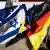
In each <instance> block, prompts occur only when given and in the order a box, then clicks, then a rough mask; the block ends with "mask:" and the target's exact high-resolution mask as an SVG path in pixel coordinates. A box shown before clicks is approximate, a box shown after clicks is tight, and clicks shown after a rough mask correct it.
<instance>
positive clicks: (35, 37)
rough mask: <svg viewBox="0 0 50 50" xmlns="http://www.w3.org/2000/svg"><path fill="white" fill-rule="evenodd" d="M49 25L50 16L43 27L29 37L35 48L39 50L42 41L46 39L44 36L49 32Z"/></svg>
mask: <svg viewBox="0 0 50 50" xmlns="http://www.w3.org/2000/svg"><path fill="white" fill-rule="evenodd" d="M49 26H50V16H49V18H48V20H47V21H46V23H45V24H44V26H43V28H42V29H41V30H40V31H39V32H38V33H33V34H32V35H31V36H30V37H29V39H30V42H31V44H32V46H33V49H34V50H38V48H39V47H40V45H41V43H42V42H43V40H44V37H45V36H46V34H47V29H48V27H49Z"/></svg>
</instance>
